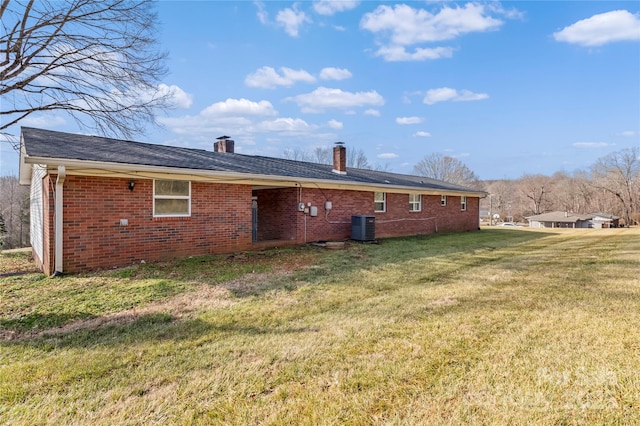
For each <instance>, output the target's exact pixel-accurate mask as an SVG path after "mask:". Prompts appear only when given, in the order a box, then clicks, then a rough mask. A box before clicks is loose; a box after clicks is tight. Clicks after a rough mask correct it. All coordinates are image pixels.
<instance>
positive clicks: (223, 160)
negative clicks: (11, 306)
mask: <svg viewBox="0 0 640 426" xmlns="http://www.w3.org/2000/svg"><path fill="white" fill-rule="evenodd" d="M22 136H23V138H24V141H25V151H26V154H27V155H28V156H33V157H43V158H61V159H74V160H83V161H96V162H107V163H120V164H137V165H145V166H158V167H169V168H171V167H174V168H180V169H192V170H209V171H220V172H235V173H249V174H256V175H269V176H281V177H288V178H306V179H318V180H332V181H342V182H357V183H363V184H375V185H393V186H405V187H415V188H416V189H418V188H423V189H439V190H448V191H464V192H473V193H478V194H484V192H483V191H478V190H475V189H472V188H467V187H463V186H459V185H454V184H450V183H447V182H442V181H438V180H434V179H429V178H426V177H420V176H411V175H402V174H397V173H390V172H381V171H375V170H366V169H355V168H347V174H346V175H341V174H338V173H334V172H333V171H332V166H331V165H327V164H317V163H308V162H302V161H295V160H288V159H284V158H273V157H263V156H253V155H243V154H235V153H216V152H213V151H205V150H201V149H193V148H182V147H174V146H168V145H157V144H151V143H143V142H135V141H127V140H120V139H112V138H105V137H100V136H90V135H81V134H73V133H65V132H56V131H52V130H43V129H35V128H30V127H23V128H22Z"/></svg>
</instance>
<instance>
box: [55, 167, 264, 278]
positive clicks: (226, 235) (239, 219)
mask: <svg viewBox="0 0 640 426" xmlns="http://www.w3.org/2000/svg"><path fill="white" fill-rule="evenodd" d="M135 181H136V186H135V189H134V190H133V191H130V190H129V189H128V182H129V179H116V178H109V179H105V178H96V177H86V176H67V178H66V181H65V184H64V225H63V227H64V243H63V244H64V248H63V250H64V258H65V261H64V270H65V272H75V271H81V270H88V269H96V268H104V267H110V266H116V265H126V264H129V263H132V262H140V261H141V260H145V261H157V260H164V259H170V258H174V257H180V256H189V255H202V254H210V253H229V252H234V251H240V250H247V249H250V248H251V187H249V186H246V185H227V184H215V183H202V182H192V184H191V216H190V217H171V218H170V217H163V218H154V217H153V198H152V190H153V181H152V180H146V179H136V180H135ZM120 219H127V220H128V225H127V226H121V225H120ZM50 245H53V241H50Z"/></svg>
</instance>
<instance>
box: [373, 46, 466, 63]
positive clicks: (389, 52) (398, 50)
mask: <svg viewBox="0 0 640 426" xmlns="http://www.w3.org/2000/svg"><path fill="white" fill-rule="evenodd" d="M453 50H454V49H453V48H452V47H434V48H422V47H416V48H415V50H414V51H413V52H412V53H410V52H407V49H406V48H405V47H404V46H383V47H381V48H379V49H378V50H377V51H376V56H382V58H383V59H384V60H385V61H387V62H410V61H424V60H426V59H441V58H450V57H452V56H453Z"/></svg>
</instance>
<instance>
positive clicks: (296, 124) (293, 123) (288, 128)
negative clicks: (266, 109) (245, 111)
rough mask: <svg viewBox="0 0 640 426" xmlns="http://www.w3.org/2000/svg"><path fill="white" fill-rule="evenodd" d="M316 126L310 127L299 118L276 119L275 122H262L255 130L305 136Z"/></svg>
mask: <svg viewBox="0 0 640 426" xmlns="http://www.w3.org/2000/svg"><path fill="white" fill-rule="evenodd" d="M316 128H317V126H311V125H309V124H308V123H307V122H306V121H304V120H302V119H300V118H276V119H275V120H268V121H262V122H261V123H259V124H258V125H257V126H256V130H259V131H266V132H277V133H283V134H290V135H291V134H297V135H298V134H306V133H309V132H311V131H313V130H314V129H316Z"/></svg>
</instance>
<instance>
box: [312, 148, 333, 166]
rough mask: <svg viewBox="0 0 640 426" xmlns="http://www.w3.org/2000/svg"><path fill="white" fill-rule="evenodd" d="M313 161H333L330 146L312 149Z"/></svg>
mask: <svg viewBox="0 0 640 426" xmlns="http://www.w3.org/2000/svg"><path fill="white" fill-rule="evenodd" d="M313 157H314V159H313V162H314V163H318V164H331V163H333V151H332V150H331V148H322V147H317V148H316V149H314V150H313Z"/></svg>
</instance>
